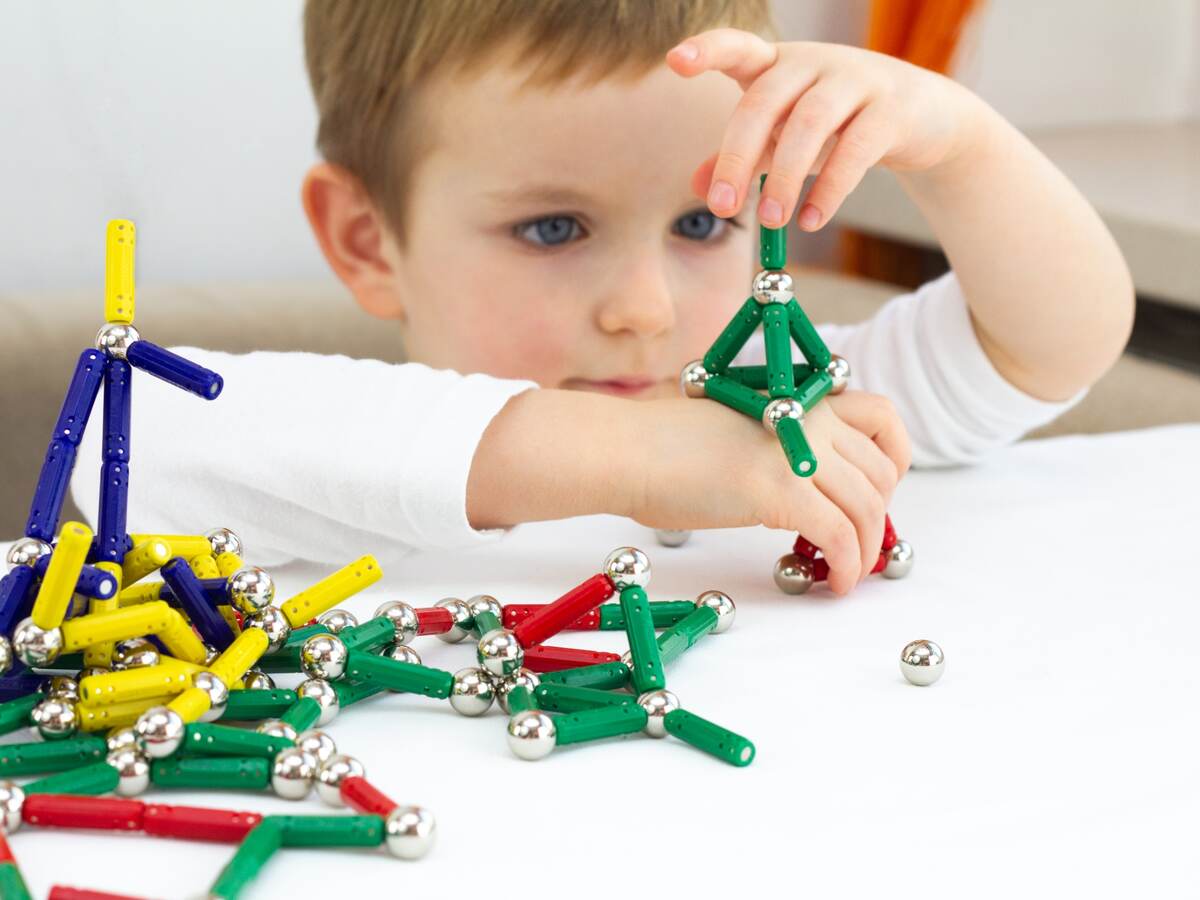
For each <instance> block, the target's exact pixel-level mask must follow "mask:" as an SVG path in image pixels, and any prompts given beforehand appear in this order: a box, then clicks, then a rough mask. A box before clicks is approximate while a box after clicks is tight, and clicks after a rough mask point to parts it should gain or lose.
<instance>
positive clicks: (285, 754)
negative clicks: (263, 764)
mask: <svg viewBox="0 0 1200 900" xmlns="http://www.w3.org/2000/svg"><path fill="white" fill-rule="evenodd" d="M316 777H317V758H316V757H315V756H313V755H312V754H311V753H309V752H308V751H307V750H301V749H300V748H299V747H285V748H284V749H283V750H280V751H279V752H278V753H276V754H275V760H274V762H272V763H271V790H273V791H274V792H275V794H276V796H279V797H282V798H283V799H284V800H303V799H304V798H305V797H307V796H308V792H309V791H311V790H312V786H313V779H314V778H316Z"/></svg>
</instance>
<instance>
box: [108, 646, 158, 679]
mask: <svg viewBox="0 0 1200 900" xmlns="http://www.w3.org/2000/svg"><path fill="white" fill-rule="evenodd" d="M160 659H161V655H160V654H159V652H158V648H157V647H155V646H154V645H153V644H152V643H150V642H149V641H148V640H146V639H145V638H129V639H128V640H124V641H117V642H116V644H114V645H113V652H112V658H111V660H110V661H109V665H111V666H112V668H113V670H114V671H117V670H120V669H140V668H142V667H143V666H157V665H158V663H159V660H160Z"/></svg>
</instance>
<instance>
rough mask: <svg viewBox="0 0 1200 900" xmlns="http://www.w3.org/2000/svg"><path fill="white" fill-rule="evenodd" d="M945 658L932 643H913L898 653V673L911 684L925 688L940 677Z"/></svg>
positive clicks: (940, 650) (939, 649) (943, 668)
mask: <svg viewBox="0 0 1200 900" xmlns="http://www.w3.org/2000/svg"><path fill="white" fill-rule="evenodd" d="M945 668H946V656H945V654H943V653H942V648H941V647H939V646H938V645H937V644H935V643H934V642H933V641H925V640H921V641H913V642H911V643H909V644H905V645H904V649H903V650H901V651H900V673H901V674H902V675H903V676H904V677H905V678H907V679H908V681H909V682H910V683H911V684H915V685H918V686H919V687H926V686H928V685H931V684H933V683H934V682H935V681H937V680H938V679H939V678H941V677H942V672H943V671H944V670H945Z"/></svg>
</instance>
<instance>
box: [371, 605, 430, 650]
mask: <svg viewBox="0 0 1200 900" xmlns="http://www.w3.org/2000/svg"><path fill="white" fill-rule="evenodd" d="M380 616H383V617H384V618H386V619H387V620H388V621H390V622H391V623H392V628H394V629H395V631H396V643H397V644H407V643H409V642H410V641H411V640H412V639H413V638H415V637H416V636H417V631H418V630H419V629H420V627H421V623H420V622H419V621H418V620H417V611H416V610H415V609H413V608H412V607H411V606H409V605H408V604H407V603H405V602H404V601H402V600H389V601H388V602H387V603H384V604H381V605H380V607H379V608H378V609H377V610H375V615H373V616H372V618H374V619H378V618H379V617H380Z"/></svg>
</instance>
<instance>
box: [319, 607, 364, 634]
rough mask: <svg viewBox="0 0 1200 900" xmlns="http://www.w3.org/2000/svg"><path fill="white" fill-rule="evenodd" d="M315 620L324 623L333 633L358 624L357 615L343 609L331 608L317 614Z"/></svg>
mask: <svg viewBox="0 0 1200 900" xmlns="http://www.w3.org/2000/svg"><path fill="white" fill-rule="evenodd" d="M317 622H318V623H319V624H321V625H324V626H325V627H326V628H328V629H329V630H330V631H331V632H333V633H334V634H338V633H339V632H341V631H343V630H344V629H346V628H353V627H354V626H356V625H357V624H358V617H357V616H355V615H354V613H351V612H346V610H344V609H331V610H329V612H327V613H322V614H321V615H319V616H317Z"/></svg>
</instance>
